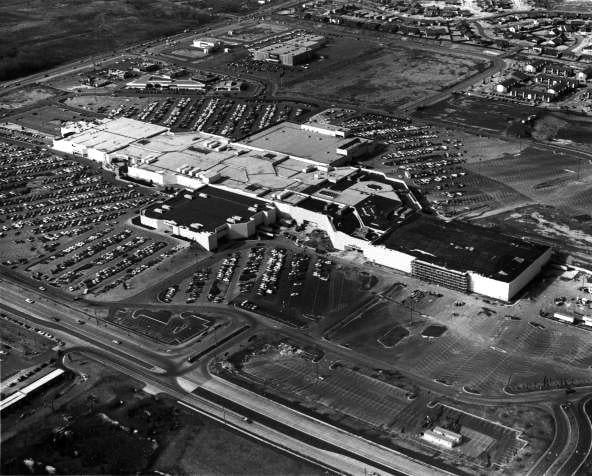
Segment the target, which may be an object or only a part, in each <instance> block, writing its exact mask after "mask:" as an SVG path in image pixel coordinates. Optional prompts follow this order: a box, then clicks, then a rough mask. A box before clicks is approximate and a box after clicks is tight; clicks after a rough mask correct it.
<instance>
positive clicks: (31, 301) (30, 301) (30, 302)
mask: <svg viewBox="0 0 592 476" xmlns="http://www.w3.org/2000/svg"><path fill="white" fill-rule="evenodd" d="M25 302H28V303H29V304H33V303H34V302H35V301H33V300H32V299H31V298H27V299H25Z"/></svg>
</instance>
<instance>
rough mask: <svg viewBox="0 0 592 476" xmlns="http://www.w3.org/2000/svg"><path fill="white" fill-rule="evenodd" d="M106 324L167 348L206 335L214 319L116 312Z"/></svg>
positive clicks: (183, 314)
mask: <svg viewBox="0 0 592 476" xmlns="http://www.w3.org/2000/svg"><path fill="white" fill-rule="evenodd" d="M107 322H109V323H111V324H115V325H117V326H121V327H123V328H124V329H127V330H128V331H132V332H136V333H138V334H141V335H144V336H146V337H148V338H150V339H152V340H154V341H157V342H160V343H163V344H167V345H180V344H183V343H185V342H187V341H188V340H190V339H193V338H198V337H199V336H203V335H204V334H205V333H207V332H208V331H209V330H210V329H211V327H212V325H213V324H214V319H213V318H210V317H208V316H205V315H203V314H198V313H194V312H172V311H168V310H165V309H162V310H151V309H135V310H132V309H129V308H123V307H122V308H118V309H115V310H113V311H112V312H111V313H110V314H109V316H108V317H107Z"/></svg>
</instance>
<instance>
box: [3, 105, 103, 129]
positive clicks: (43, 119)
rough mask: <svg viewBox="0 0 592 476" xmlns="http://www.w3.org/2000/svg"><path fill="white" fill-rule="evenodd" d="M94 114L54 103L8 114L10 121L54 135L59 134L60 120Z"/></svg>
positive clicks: (79, 118) (85, 118)
mask: <svg viewBox="0 0 592 476" xmlns="http://www.w3.org/2000/svg"><path fill="white" fill-rule="evenodd" d="M95 117H96V116H95V115H94V114H92V113H88V114H85V113H84V112H79V111H73V110H71V109H67V108H65V107H62V106H58V105H55V104H51V105H46V106H42V107H37V108H35V109H32V110H28V111H25V112H20V113H19V112H17V113H16V114H14V115H12V116H10V121H12V122H16V123H17V124H20V125H22V126H25V127H28V128H31V129H34V130H36V131H41V132H45V133H48V134H51V135H54V136H59V135H60V126H61V125H62V122H67V121H82V120H92V119H94V118H95Z"/></svg>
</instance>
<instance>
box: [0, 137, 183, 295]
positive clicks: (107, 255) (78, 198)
mask: <svg viewBox="0 0 592 476" xmlns="http://www.w3.org/2000/svg"><path fill="white" fill-rule="evenodd" d="M0 163H1V164H2V165H3V170H2V172H0V190H1V191H0V197H1V202H0V203H1V206H0V240H1V242H2V247H1V252H0V253H1V255H0V256H1V260H2V264H4V265H5V266H10V267H12V268H15V269H16V268H18V269H21V270H25V271H26V272H28V273H30V275H31V276H32V277H33V278H34V279H36V280H38V281H39V285H40V287H45V286H48V285H49V286H53V287H56V288H62V289H64V290H66V291H70V292H77V293H82V294H87V293H90V294H101V293H104V292H106V291H108V290H110V289H113V288H115V287H117V286H122V287H123V288H126V286H127V284H126V283H127V281H128V280H129V279H131V278H132V277H134V276H137V275H139V274H140V273H142V272H144V271H146V270H147V269H149V268H151V267H154V266H155V265H157V264H158V263H160V262H162V261H163V260H165V259H166V258H168V257H169V256H171V255H173V254H175V253H177V252H178V251H180V250H181V248H182V247H184V245H179V243H178V242H176V241H175V240H173V239H171V238H169V237H160V236H159V235H156V234H154V233H151V232H147V231H144V230H140V229H137V228H135V227H134V226H132V225H131V224H130V225H125V221H126V220H127V219H129V218H131V217H132V216H134V215H136V214H137V212H138V209H139V208H140V207H142V206H143V205H145V204H147V203H148V202H150V201H151V200H153V199H154V198H155V193H154V192H146V191H145V190H143V189H140V188H139V187H136V186H134V185H121V184H119V183H117V182H115V181H114V180H112V179H110V178H107V177H106V175H104V173H103V172H102V171H100V170H98V169H96V168H95V166H92V165H87V164H85V163H83V162H78V161H75V160H72V159H69V158H64V157H61V156H58V155H55V154H53V153H51V152H49V151H47V150H45V149H41V148H38V149H32V148H23V147H17V146H13V145H8V144H4V143H2V144H0Z"/></svg>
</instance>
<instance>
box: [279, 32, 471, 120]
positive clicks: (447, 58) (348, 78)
mask: <svg viewBox="0 0 592 476" xmlns="http://www.w3.org/2000/svg"><path fill="white" fill-rule="evenodd" d="M317 54H318V55H319V56H323V57H325V59H323V60H320V61H318V62H316V64H314V63H313V64H311V65H310V68H309V70H308V71H307V72H306V73H304V74H300V75H298V76H297V77H294V79H293V80H290V77H288V78H287V79H286V80H285V81H284V85H285V88H284V92H288V93H296V94H306V95H312V96H316V97H317V98H319V99H323V100H335V101H338V100H339V101H347V102H351V103H353V104H364V105H366V106H369V107H381V108H385V109H387V110H392V109H395V108H396V107H398V106H401V105H402V104H405V103H406V102H409V101H410V100H412V99H417V98H420V97H429V96H430V95H432V94H435V93H437V92H439V91H441V90H442V89H444V88H446V87H447V86H451V85H453V84H455V83H456V82H458V81H459V80H460V79H462V78H463V77H464V76H465V75H467V74H468V73H471V72H474V71H476V70H478V66H479V65H481V64H483V63H482V62H480V61H478V60H476V59H473V58H469V57H467V56H460V55H455V54H448V53H445V52H439V53H435V52H433V51H428V50H420V49H414V48H408V47H406V46H390V47H388V48H384V47H381V46H379V45H376V44H370V43H365V42H361V41H355V40H341V39H338V40H336V41H334V42H332V43H329V44H328V45H327V46H326V47H325V48H322V49H321V50H319V51H318V52H317ZM321 73H322V74H321Z"/></svg>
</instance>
